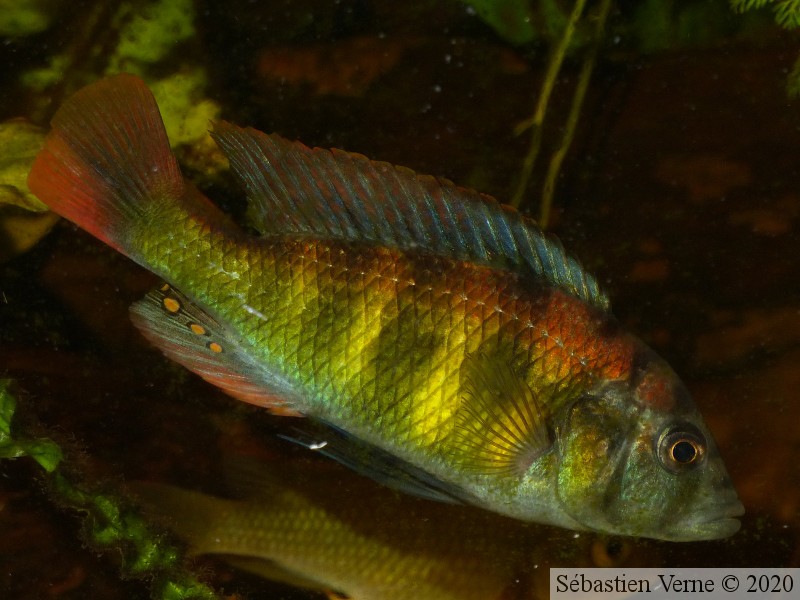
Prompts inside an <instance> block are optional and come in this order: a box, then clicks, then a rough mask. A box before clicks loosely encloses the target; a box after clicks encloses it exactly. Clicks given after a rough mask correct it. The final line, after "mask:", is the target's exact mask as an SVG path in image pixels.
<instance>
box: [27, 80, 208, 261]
mask: <svg viewBox="0 0 800 600" xmlns="http://www.w3.org/2000/svg"><path fill="white" fill-rule="evenodd" d="M52 126H53V129H52V131H51V132H50V134H49V135H48V137H47V140H46V142H45V146H44V148H43V149H42V151H41V152H40V154H39V156H38V157H37V158H36V161H35V162H34V165H33V168H32V169H31V172H30V175H29V177H28V186H29V187H30V189H31V191H32V192H33V193H34V194H36V195H37V196H38V197H39V198H40V199H41V200H42V201H43V202H45V204H47V205H48V206H49V207H50V208H51V209H52V210H54V211H55V212H57V213H58V214H60V215H61V216H63V217H65V218H67V219H69V220H70V221H72V222H73V223H75V224H77V225H78V226H79V227H81V228H83V229H85V230H87V231H88V232H89V233H91V234H92V235H94V236H95V237H97V238H99V239H100V240H102V241H104V242H105V243H106V244H108V245H110V246H111V247H113V248H115V249H116V250H118V251H120V252H122V253H123V254H126V255H128V256H129V257H131V258H132V259H134V260H136V261H137V262H139V263H140V264H143V265H144V266H149V265H148V264H147V262H148V261H147V259H146V258H145V257H144V256H143V253H142V251H141V250H140V249H139V248H138V245H137V242H136V240H137V235H136V231H137V228H140V229H141V228H144V227H147V226H148V225H149V224H151V223H155V222H158V220H159V218H161V217H163V216H164V214H163V213H164V211H165V210H169V208H168V207H171V210H179V211H180V212H182V213H184V214H187V213H188V214H193V213H196V214H206V215H207V214H208V211H214V212H217V211H216V209H215V208H213V206H212V205H211V204H210V202H209V201H208V200H206V199H205V198H204V197H203V196H202V195H201V194H199V193H198V192H197V191H196V190H194V188H192V187H191V186H188V185H186V184H185V183H184V181H183V177H182V175H181V172H180V169H179V167H178V163H177V161H176V160H175V157H174V156H173V154H172V152H171V150H170V147H169V140H168V138H167V134H166V131H165V129H164V125H163V122H162V120H161V115H160V113H159V110H158V105H157V104H156V101H155V99H154V98H153V95H152V93H151V92H150V90H149V89H148V88H147V86H146V85H145V84H144V82H143V81H142V80H141V79H139V78H137V77H134V76H132V75H124V74H123V75H117V76H115V77H111V78H108V79H104V80H101V81H99V82H97V83H95V84H93V85H90V86H88V87H86V88H84V89H82V90H80V91H79V92H77V93H76V94H75V95H74V96H72V97H71V98H70V99H69V100H67V101H66V102H65V103H64V105H63V106H62V107H61V108H60V109H59V110H58V112H57V113H56V114H55V116H54V117H53V120H52ZM204 205H205V206H204Z"/></svg>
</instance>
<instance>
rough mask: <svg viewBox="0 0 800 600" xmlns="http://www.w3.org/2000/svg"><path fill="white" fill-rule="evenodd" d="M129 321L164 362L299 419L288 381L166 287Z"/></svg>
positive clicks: (133, 310) (138, 307)
mask: <svg viewBox="0 0 800 600" xmlns="http://www.w3.org/2000/svg"><path fill="white" fill-rule="evenodd" d="M131 319H132V320H133V323H134V325H136V327H137V328H139V330H140V331H141V332H142V334H143V335H144V336H145V337H146V338H147V339H148V340H149V341H150V342H151V343H152V344H153V345H155V346H156V347H158V348H159V349H160V350H161V351H162V352H163V353H164V354H166V355H167V357H169V358H170V359H172V360H174V361H175V362H177V363H179V364H181V365H183V366H184V367H186V368H187V369H189V370H190V371H194V372H195V373H197V374H198V375H200V377H202V378H203V379H205V380H206V381H208V382H209V383H212V384H213V385H215V386H217V387H219V388H221V389H222V390H224V391H225V392H226V393H228V394H230V395H231V396H233V397H234V398H237V399H239V400H242V401H244V402H248V403H250V404H255V405H257V406H262V407H264V408H267V409H269V410H270V411H271V412H273V413H275V414H279V415H282V416H302V414H301V413H300V412H298V411H297V410H295V409H294V408H293V407H292V399H293V398H297V397H298V394H297V392H296V391H295V390H294V389H292V388H291V386H290V385H289V384H288V383H287V382H286V381H284V380H282V379H281V378H280V377H278V376H276V375H273V374H270V373H269V371H268V370H267V369H266V368H265V367H264V366H262V365H259V364H257V363H256V362H255V361H254V360H253V359H252V358H251V357H250V356H248V355H247V353H245V352H244V351H243V350H242V349H241V347H240V344H239V343H237V341H236V340H235V339H234V338H233V336H231V335H230V334H229V333H228V332H227V331H226V329H225V327H224V326H222V325H221V324H220V323H219V322H217V320H216V319H214V318H213V317H212V316H211V315H209V314H208V313H206V312H205V311H204V310H202V309H201V308H200V307H199V306H197V305H196V304H193V303H192V302H191V301H190V300H189V299H188V298H187V297H186V296H184V295H183V294H181V293H180V292H179V291H178V290H176V289H175V288H173V287H172V286H170V285H169V284H166V283H165V284H164V285H162V286H161V287H159V288H158V289H155V290H153V291H152V292H150V293H149V294H147V296H145V297H144V299H142V300H140V301H139V302H137V303H135V304H134V305H133V306H132V307H131Z"/></svg>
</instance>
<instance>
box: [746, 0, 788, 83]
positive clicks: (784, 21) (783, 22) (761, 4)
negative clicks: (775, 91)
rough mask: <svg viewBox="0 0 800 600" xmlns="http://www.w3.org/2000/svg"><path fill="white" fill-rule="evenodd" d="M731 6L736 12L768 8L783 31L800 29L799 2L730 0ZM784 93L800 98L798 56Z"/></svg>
mask: <svg viewBox="0 0 800 600" xmlns="http://www.w3.org/2000/svg"><path fill="white" fill-rule="evenodd" d="M731 6H732V7H733V8H734V10H736V11H738V12H745V11H747V10H753V9H761V8H767V7H769V8H771V9H772V11H773V12H774V13H775V22H776V23H777V24H778V25H780V26H781V27H783V28H784V29H797V28H798V27H800V0H731ZM786 91H787V93H788V94H789V96H791V97H795V98H796V97H797V96H800V56H798V58H797V60H796V61H795V63H794V66H792V70H791V72H790V73H789V77H788V78H787V80H786Z"/></svg>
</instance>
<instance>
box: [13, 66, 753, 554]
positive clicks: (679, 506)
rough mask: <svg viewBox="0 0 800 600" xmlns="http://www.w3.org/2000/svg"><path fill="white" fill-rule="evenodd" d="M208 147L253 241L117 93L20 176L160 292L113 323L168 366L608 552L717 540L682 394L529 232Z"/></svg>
mask: <svg viewBox="0 0 800 600" xmlns="http://www.w3.org/2000/svg"><path fill="white" fill-rule="evenodd" d="M212 136H213V138H214V140H215V141H216V142H217V143H218V144H219V146H220V148H221V149H222V151H223V152H224V153H225V154H226V156H227V157H228V159H229V161H230V165H231V169H232V172H233V175H234V177H235V179H236V180H237V181H238V182H239V183H240V184H241V185H242V187H243V188H244V189H245V191H246V193H247V196H248V201H249V202H250V207H249V210H248V214H249V215H251V216H252V217H253V218H254V219H255V220H254V222H253V223H252V226H253V227H254V228H255V229H256V230H258V231H259V232H260V233H261V234H262V235H261V237H251V236H248V235H246V234H245V233H244V232H243V231H241V230H240V229H239V228H238V227H237V226H236V225H235V224H233V223H232V222H231V220H230V219H229V218H228V217H226V216H225V215H224V214H223V213H222V212H221V211H220V210H219V209H218V208H217V207H215V206H214V205H213V204H212V203H211V202H210V201H209V200H208V199H207V198H205V196H203V195H202V194H201V193H200V192H199V191H197V190H196V189H195V188H193V187H192V186H191V185H189V184H187V183H186V182H185V181H184V180H183V178H182V176H181V174H180V170H179V169H178V165H177V161H176V160H175V157H174V156H173V155H172V154H171V152H170V149H169V145H168V140H167V137H166V133H165V132H164V129H163V124H162V123H161V119H160V115H159V112H158V107H157V105H156V104H155V101H154V99H153V98H152V95H151V94H150V93H149V91H148V90H147V88H146V86H145V85H144V84H143V82H141V80H139V79H136V78H134V77H132V76H128V75H120V76H116V77H113V78H109V79H107V80H103V81H100V82H98V83H96V84H93V85H91V86H89V87H87V88H85V89H84V90H81V91H79V92H78V93H77V94H76V95H75V96H73V97H72V98H71V99H70V100H68V101H67V102H66V103H65V105H64V106H63V107H62V108H61V109H59V111H58V112H57V113H56V115H55V117H54V118H53V130H52V131H51V133H50V134H49V135H48V138H47V141H46V143H45V146H44V148H43V150H42V151H41V153H40V154H39V156H38V157H37V158H36V160H35V162H34V165H33V168H32V170H31V174H30V176H29V179H28V181H29V186H30V188H31V190H32V191H33V192H34V193H35V194H36V195H37V196H38V197H39V198H40V199H41V200H42V201H43V202H45V203H46V204H47V205H48V206H50V207H51V208H53V209H54V210H56V211H57V212H59V213H60V214H62V215H64V216H66V217H67V218H69V219H71V220H73V221H74V222H76V223H77V224H78V225H80V226H81V227H84V228H85V229H87V230H88V231H89V232H91V233H92V234H93V235H95V236H97V237H98V238H100V239H101V240H103V241H105V242H106V243H108V244H109V245H111V246H112V247H114V248H116V249H117V250H119V251H121V252H123V253H125V254H127V255H128V256H130V257H131V258H132V259H133V260H136V261H137V262H139V263H140V264H141V265H142V266H144V267H145V268H147V269H150V270H151V271H153V272H154V273H156V274H158V275H159V276H161V277H162V278H164V279H165V280H166V281H167V282H168V284H169V285H167V286H166V287H161V288H159V289H157V290H154V291H152V292H151V293H150V294H148V295H147V297H146V298H145V299H144V300H142V301H141V302H139V303H137V304H135V305H134V307H133V308H132V318H133V321H134V324H135V325H136V326H137V327H138V328H139V329H140V330H141V331H142V333H143V334H144V335H145V336H146V337H147V338H148V339H149V340H150V341H151V342H153V343H154V344H155V345H156V346H158V347H159V348H161V349H162V351H163V352H164V353H165V354H166V355H167V356H168V357H169V358H171V359H173V360H176V361H178V362H179V363H181V364H183V365H185V366H186V367H187V368H189V369H191V370H193V371H195V372H196V373H198V374H199V375H200V376H202V377H204V378H205V379H206V380H208V381H209V382H211V383H212V384H214V385H217V386H219V387H221V388H222V389H223V390H225V391H226V392H228V393H229V394H231V395H232V396H234V397H236V398H239V399H240V400H244V401H246V402H250V403H252V404H256V405H258V406H262V407H265V408H267V409H269V410H272V411H274V412H276V413H278V414H283V415H293V416H304V417H307V418H308V419H310V420H312V421H313V422H314V423H316V425H317V426H319V427H321V429H315V431H316V432H317V433H313V435H312V433H309V432H303V431H302V430H301V427H304V426H306V425H303V426H300V427H298V428H297V431H298V433H297V435H296V436H295V437H294V439H295V441H297V442H298V443H303V444H304V445H307V446H308V447H309V448H311V449H317V450H320V451H322V452H323V453H324V454H326V455H327V456H330V457H332V458H335V459H337V460H340V461H341V462H343V463H344V464H347V465H348V466H351V467H352V468H354V469H356V470H358V471H360V472H362V473H365V474H368V475H370V476H372V477H374V478H376V479H378V480H379V481H383V482H385V483H387V484H389V485H394V486H395V487H397V488H399V489H403V490H406V491H409V492H410V493H415V494H418V495H421V496H423V497H426V498H433V499H438V500H443V501H448V502H453V501H459V502H468V503H472V504H476V505H478V506H481V507H483V508H486V509H489V510H493V511H496V512H501V513H504V514H506V515H509V516H512V517H516V518H519V519H523V520H530V521H539V522H545V523H550V524H554V525H561V526H566V527H570V528H574V529H594V530H598V531H603V532H606V533H619V534H630V535H649V536H652V537H658V538H663V539H672V540H687V539H710V538H715V537H724V536H726V535H730V534H732V533H733V532H734V531H736V529H737V528H738V521H737V520H736V518H735V517H736V516H738V515H739V514H741V510H742V507H741V504H740V503H739V502H738V500H737V499H736V495H735V492H733V490H732V489H731V483H730V480H729V478H728V476H727V473H726V471H725V468H724V465H723V463H722V460H721V458H720V457H719V454H718V452H717V449H716V447H715V445H714V442H713V439H712V437H711V435H710V433H709V432H708V429H707V427H706V426H705V423H704V422H703V420H702V417H701V416H700V414H699V412H698V411H697V409H696V407H695V406H694V404H693V403H692V401H691V398H690V396H689V393H688V391H687V390H686V388H685V387H684V386H683V384H682V383H681V382H680V380H679V379H678V377H677V375H675V373H674V372H673V371H672V370H671V369H670V368H669V366H668V365H666V363H664V361H663V360H662V359H660V358H659V357H658V356H656V355H655V353H654V352H653V351H652V350H650V349H649V348H647V346H645V345H644V344H643V343H642V342H641V341H640V340H638V339H637V338H635V337H634V336H632V335H630V334H628V333H627V332H625V331H623V330H622V328H621V327H620V326H619V324H618V323H617V322H616V321H615V320H614V318H613V316H612V315H611V313H610V308H609V300H608V297H607V296H606V295H605V293H604V292H603V291H602V290H601V289H600V288H599V286H598V284H597V279H596V278H595V277H594V276H593V275H591V274H590V273H588V272H587V271H585V270H584V269H583V268H582V267H581V266H580V264H579V263H578V261H577V260H576V259H575V258H573V257H572V256H570V255H569V254H568V253H567V252H566V251H565V250H564V248H563V246H562V245H561V244H560V242H558V241H557V240H555V239H554V238H552V237H549V236H547V235H545V234H544V233H543V232H542V231H541V230H540V229H539V228H538V227H537V226H536V224H535V223H534V222H533V221H531V220H529V219H527V218H525V217H524V216H523V215H520V214H519V213H518V212H516V211H515V210H514V209H512V208H509V207H505V206H502V205H500V204H499V203H497V202H496V201H495V200H493V199H491V198H489V197H487V196H484V195H482V194H479V193H477V192H474V191H471V190H466V189H463V188H459V187H458V186H456V185H454V184H452V183H451V182H449V181H446V180H441V179H436V178H434V177H431V176H426V175H418V174H416V173H414V172H413V171H410V170H408V169H404V168H401V167H394V166H392V165H389V164H387V163H382V162H374V161H370V160H369V159H367V158H366V157H363V156H360V155H357V154H350V153H346V152H343V151H340V150H323V149H319V148H316V149H311V148H307V147H306V146H303V145H302V144H299V143H296V142H289V141H287V140H284V139H283V138H280V137H279V136H276V135H266V134H264V133H261V132H258V131H256V130H253V129H242V128H239V127H236V126H234V125H231V124H228V123H224V122H223V123H217V124H215V125H214V131H213V132H212ZM317 436H318V437H317ZM284 437H287V438H290V439H291V438H292V435H291V434H289V435H286V436H284Z"/></svg>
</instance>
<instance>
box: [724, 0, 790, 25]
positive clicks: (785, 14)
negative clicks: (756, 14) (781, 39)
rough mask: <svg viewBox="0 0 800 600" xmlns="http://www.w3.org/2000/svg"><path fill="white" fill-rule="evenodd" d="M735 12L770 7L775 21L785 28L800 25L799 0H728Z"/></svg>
mask: <svg viewBox="0 0 800 600" xmlns="http://www.w3.org/2000/svg"><path fill="white" fill-rule="evenodd" d="M730 1H731V6H732V7H733V9H734V10H736V11H737V12H745V11H747V10H753V9H759V8H766V7H770V8H772V10H773V12H774V13H775V22H776V23H778V25H780V26H782V27H785V28H786V29H794V28H795V27H798V26H800V0H730Z"/></svg>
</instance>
